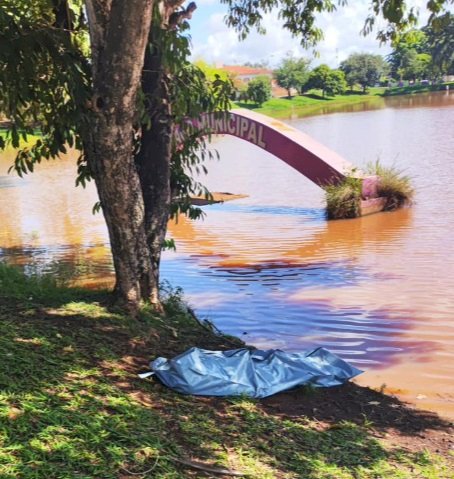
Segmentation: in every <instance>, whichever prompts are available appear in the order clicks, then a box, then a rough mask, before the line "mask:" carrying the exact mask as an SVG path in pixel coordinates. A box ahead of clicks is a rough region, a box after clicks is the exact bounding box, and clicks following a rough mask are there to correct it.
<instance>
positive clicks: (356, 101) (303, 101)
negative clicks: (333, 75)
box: [235, 83, 454, 119]
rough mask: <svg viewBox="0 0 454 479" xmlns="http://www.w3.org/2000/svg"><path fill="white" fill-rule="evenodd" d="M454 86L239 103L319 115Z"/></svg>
mask: <svg viewBox="0 0 454 479" xmlns="http://www.w3.org/2000/svg"><path fill="white" fill-rule="evenodd" d="M447 85H450V88H451V89H452V88H454V83H443V84H439V85H415V86H407V87H392V88H382V87H376V88H370V89H369V90H368V91H367V92H366V93H363V92H362V91H359V90H353V91H347V92H345V93H344V94H343V95H336V96H335V97H323V96H322V94H321V91H317V90H312V91H311V92H309V93H307V94H304V95H297V96H293V97H292V98H287V97H282V98H271V99H270V100H268V101H266V102H265V103H264V104H263V105H262V106H261V107H258V106H257V105H256V104H254V103H250V102H236V104H235V106H236V107H241V108H247V109H250V110H254V111H256V112H258V113H262V114H264V115H268V116H271V117H273V118H281V119H285V118H294V117H296V118H301V117H305V116H313V115H318V114H320V113H324V112H335V111H336V110H337V109H338V110H344V109H345V108H346V107H350V108H349V111H355V110H358V111H360V110H361V109H362V108H363V106H364V105H365V104H367V105H368V106H371V107H373V105H374V104H377V105H379V104H380V103H383V97H386V96H397V95H408V94H417V93H425V92H429V91H439V90H445V89H446V86H447Z"/></svg>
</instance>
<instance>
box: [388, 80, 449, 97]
mask: <svg viewBox="0 0 454 479" xmlns="http://www.w3.org/2000/svg"><path fill="white" fill-rule="evenodd" d="M446 86H449V88H450V89H451V90H452V89H453V88H454V82H447V83H440V84H437V85H408V86H402V87H392V88H387V89H386V90H385V92H384V95H385V96H397V95H411V94H416V93H425V92H430V91H441V90H446Z"/></svg>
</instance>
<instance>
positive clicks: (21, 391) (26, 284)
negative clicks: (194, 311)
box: [0, 263, 454, 479]
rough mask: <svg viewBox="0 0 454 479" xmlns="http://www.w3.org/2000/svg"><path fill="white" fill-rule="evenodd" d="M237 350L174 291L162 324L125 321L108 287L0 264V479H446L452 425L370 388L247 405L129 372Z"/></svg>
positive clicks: (149, 318)
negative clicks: (236, 478) (200, 351)
mask: <svg viewBox="0 0 454 479" xmlns="http://www.w3.org/2000/svg"><path fill="white" fill-rule="evenodd" d="M241 345H242V343H241V342H240V341H239V340H236V339H233V338H228V337H222V336H219V335H216V334H215V333H214V332H213V331H210V330H209V329H207V328H206V327H204V326H202V325H200V324H199V323H198V322H196V321H195V320H194V318H193V317H192V316H191V315H190V314H188V312H187V311H186V310H185V308H184V307H183V306H182V303H181V298H180V297H179V295H178V294H173V295H169V297H168V299H167V301H166V315H165V316H156V315H153V314H152V313H151V312H150V311H148V310H147V309H144V310H143V312H142V314H141V317H140V318H139V319H136V320H133V319H131V318H127V317H125V316H124V315H123V314H122V313H121V312H119V311H116V310H113V309H111V308H109V306H108V302H107V296H106V293H105V292H103V291H88V290H82V289H74V288H66V287H58V286H57V285H56V284H55V283H54V282H53V281H52V280H51V279H47V278H36V277H31V278H26V277H25V276H23V275H22V273H20V272H19V271H18V270H16V269H13V268H11V267H8V266H5V265H3V264H1V263H0V356H1V361H2V367H1V368H0V477H1V478H2V479H13V478H14V479H16V478H19V477H20V478H21V479H37V478H45V477H48V478H52V479H60V478H61V479H63V478H65V479H69V478H71V479H76V478H84V479H93V478H102V479H114V478H115V479H119V478H121V479H127V478H130V479H132V478H133V477H143V478H159V479H166V478H169V479H170V478H181V479H184V478H191V477H193V478H195V477H197V478H200V477H220V478H222V477H231V476H228V475H225V474H223V473H222V470H224V471H225V470H228V472H229V473H233V472H235V473H237V474H238V475H239V474H241V475H242V477H248V478H251V479H253V478H257V479H272V478H279V479H287V478H292V479H301V478H304V479H372V478H375V479H378V478H380V479H389V478H396V479H397V478H399V479H410V478H411V479H415V478H420V479H445V478H446V479H447V478H450V477H452V473H453V472H454V469H453V468H452V456H451V455H450V453H449V448H450V447H452V443H451V442H450V439H449V438H451V437H452V429H451V428H450V424H449V423H448V422H447V421H444V420H442V419H440V418H438V417H437V416H436V415H432V414H429V413H424V412H421V411H416V410H413V409H409V408H408V407H406V406H405V405H404V404H402V403H400V402H399V401H398V400H397V399H395V398H392V397H389V396H385V395H383V394H381V393H379V392H374V391H371V390H369V389H367V388H360V387H358V386H355V385H354V384H349V385H346V386H343V387H341V388H332V389H325V390H307V389H299V390H295V391H292V392H289V393H285V394H280V395H276V396H274V397H272V398H269V399H267V400H263V401H255V400H251V399H247V398H197V397H191V396H182V395H179V394H176V393H174V392H172V391H171V390H169V389H167V388H165V387H164V386H162V385H161V384H159V383H158V382H155V381H152V380H139V379H138V378H137V373H138V372H140V371H143V370H145V369H146V368H147V362H148V361H149V360H150V359H152V358H155V357H156V356H158V355H163V356H166V357H169V356H174V355H175V354H178V353H179V352H182V351H184V350H186V349H187V348H188V347H190V346H199V347H205V348H208V349H226V348H228V349H230V348H235V347H239V346H241ZM195 466H197V467H199V469H196V468H195ZM209 469H211V470H212V471H211V472H208V470H209ZM213 470H214V471H215V472H213Z"/></svg>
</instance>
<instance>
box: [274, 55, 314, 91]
mask: <svg viewBox="0 0 454 479" xmlns="http://www.w3.org/2000/svg"><path fill="white" fill-rule="evenodd" d="M309 65H310V60H307V59H305V58H293V57H292V56H287V58H284V60H282V62H281V64H280V66H279V68H277V69H276V70H275V71H274V77H275V78H276V81H277V84H278V85H279V86H280V87H282V88H285V89H286V90H287V96H288V97H289V98H291V97H292V90H298V91H301V90H302V88H303V86H304V84H305V83H306V82H307V79H308V76H309Z"/></svg>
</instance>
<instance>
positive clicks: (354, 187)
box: [324, 160, 415, 219]
mask: <svg viewBox="0 0 454 479" xmlns="http://www.w3.org/2000/svg"><path fill="white" fill-rule="evenodd" d="M352 173H354V172H352ZM366 174H368V175H373V176H378V177H379V178H380V180H379V183H378V188H377V193H378V195H377V196H378V197H382V198H386V204H385V208H384V209H385V210H386V211H392V210H395V209H397V208H400V207H402V206H405V205H410V204H411V203H412V200H413V197H414V194H415V191H414V188H413V186H412V181H411V178H410V177H409V176H407V175H405V174H404V172H402V171H401V170H399V169H398V168H397V167H395V166H391V167H389V166H384V165H382V164H381V163H380V161H378V160H377V161H375V162H374V163H370V164H369V165H368V166H367V169H366ZM324 190H325V199H326V214H327V217H328V219H347V218H356V217H358V216H360V214H361V208H360V202H361V192H362V191H361V190H362V187H361V180H360V179H358V178H357V177H356V176H355V175H354V174H348V175H347V176H346V177H345V179H344V180H343V181H341V182H340V183H336V184H332V185H328V186H325V188H324Z"/></svg>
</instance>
